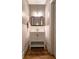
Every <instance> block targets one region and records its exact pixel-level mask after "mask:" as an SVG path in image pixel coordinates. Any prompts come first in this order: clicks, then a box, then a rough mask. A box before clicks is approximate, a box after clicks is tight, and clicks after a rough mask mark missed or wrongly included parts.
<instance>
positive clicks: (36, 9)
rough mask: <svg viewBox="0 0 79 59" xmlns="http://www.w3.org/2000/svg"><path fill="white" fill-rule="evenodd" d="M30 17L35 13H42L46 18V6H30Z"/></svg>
mask: <svg viewBox="0 0 79 59" xmlns="http://www.w3.org/2000/svg"><path fill="white" fill-rule="evenodd" d="M29 9H30V16H33V14H34V12H37V13H39V12H42V14H43V16H45V5H30V8H29Z"/></svg>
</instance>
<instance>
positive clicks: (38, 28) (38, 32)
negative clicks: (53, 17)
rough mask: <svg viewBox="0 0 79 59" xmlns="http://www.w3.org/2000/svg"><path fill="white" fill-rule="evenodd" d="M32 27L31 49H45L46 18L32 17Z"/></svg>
mask: <svg viewBox="0 0 79 59" xmlns="http://www.w3.org/2000/svg"><path fill="white" fill-rule="evenodd" d="M30 23H31V27H30V37H29V38H30V41H29V46H30V49H31V48H32V47H42V48H45V26H44V25H45V23H44V17H31V22H30Z"/></svg>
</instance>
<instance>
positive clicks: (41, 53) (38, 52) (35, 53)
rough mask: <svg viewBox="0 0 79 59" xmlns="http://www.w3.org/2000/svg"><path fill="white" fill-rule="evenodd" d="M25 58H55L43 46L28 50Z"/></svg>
mask: <svg viewBox="0 0 79 59" xmlns="http://www.w3.org/2000/svg"><path fill="white" fill-rule="evenodd" d="M24 59H55V58H54V57H53V56H51V55H50V54H49V53H48V52H47V50H46V49H44V50H43V49H42V48H34V49H32V50H28V51H27V53H26V54H25V57H24Z"/></svg>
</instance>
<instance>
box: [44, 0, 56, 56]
mask: <svg viewBox="0 0 79 59" xmlns="http://www.w3.org/2000/svg"><path fill="white" fill-rule="evenodd" d="M52 1H53V0H50V1H48V2H47V4H46V9H45V13H46V14H45V18H46V21H45V23H46V38H47V48H48V51H49V53H51V54H54V55H55V56H56V52H55V51H56V46H55V44H56V39H55V31H54V30H56V29H55V25H53V24H54V17H53V16H54V13H53V12H51V11H52V10H53V9H51V2H52ZM52 17H53V18H52Z"/></svg>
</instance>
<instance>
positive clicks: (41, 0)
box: [27, 0, 47, 5]
mask: <svg viewBox="0 0 79 59" xmlns="http://www.w3.org/2000/svg"><path fill="white" fill-rule="evenodd" d="M27 1H28V3H29V4H41V5H45V4H46V1H47V0H27Z"/></svg>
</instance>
